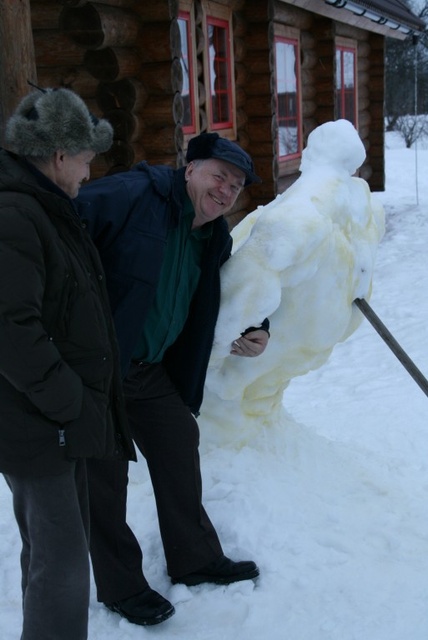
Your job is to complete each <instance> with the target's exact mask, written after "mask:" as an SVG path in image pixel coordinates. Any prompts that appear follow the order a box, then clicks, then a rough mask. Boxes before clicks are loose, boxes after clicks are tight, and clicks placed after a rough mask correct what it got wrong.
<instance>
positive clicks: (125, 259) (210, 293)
mask: <svg viewBox="0 0 428 640" xmlns="http://www.w3.org/2000/svg"><path fill="white" fill-rule="evenodd" d="M184 171H185V170H184V168H182V169H178V170H174V169H171V168H170V167H166V166H149V165H148V164H147V163H146V162H141V163H139V164H137V165H136V166H135V167H134V168H133V169H131V170H130V171H127V172H124V173H117V174H114V175H111V176H107V177H105V178H100V179H99V180H94V181H93V182H91V183H90V184H88V185H87V186H85V187H83V188H82V189H81V191H80V194H79V197H78V199H77V201H76V202H77V205H78V209H79V214H80V216H81V218H82V219H83V220H84V221H86V224H87V226H88V229H89V232H90V234H91V236H92V238H93V240H94V242H95V244H96V246H97V248H98V250H99V252H100V256H101V260H102V263H103V266H104V270H105V274H106V278H107V288H108V292H109V296H110V304H111V308H112V312H113V317H114V321H115V326H116V332H117V337H118V341H119V346H120V351H121V365H122V373H123V376H126V374H127V372H128V369H129V365H130V362H131V359H132V354H133V352H134V349H135V345H136V344H137V341H138V339H139V337H140V334H141V330H142V327H143V325H144V321H145V318H146V314H147V311H148V309H149V308H150V306H151V304H152V301H153V298H154V295H155V292H156V287H157V284H158V279H159V274H160V269H161V266H162V260H163V255H164V250H165V246H166V241H167V235H168V231H169V229H170V228H171V227H173V226H175V225H178V224H180V220H181V215H182V210H183V205H184V202H185V198H186V188H185V180H184ZM231 249H232V239H231V236H230V234H229V231H228V228H227V223H226V221H225V220H224V218H223V217H220V218H217V219H216V220H214V222H213V233H212V236H211V238H210V240H209V244H208V247H207V249H206V250H205V252H204V255H203V259H202V265H201V277H200V281H199V285H198V288H197V290H196V293H195V295H194V297H193V300H192V304H191V307H190V310H189V315H188V318H187V321H186V324H185V326H184V328H183V331H182V332H181V334H180V335H179V337H178V339H177V340H176V342H175V343H174V344H173V345H172V346H171V347H170V348H169V349H168V350H167V352H166V354H165V357H164V361H163V362H164V364H165V366H166V368H167V371H168V373H169V375H170V377H171V379H172V380H173V382H174V384H175V385H176V387H177V389H178V391H179V393H180V395H181V397H182V399H183V401H184V402H185V403H186V404H187V405H188V406H189V407H190V409H191V411H192V412H193V413H195V414H197V413H198V412H199V408H200V405H201V404H202V397H203V388H204V383H205V377H206V371H207V367H208V361H209V358H210V354H211V349H212V343H213V339H214V329H215V324H216V321H217V316H218V311H219V305H220V267H221V265H222V264H223V263H224V262H225V261H226V260H227V259H228V258H229V256H230V253H231Z"/></svg>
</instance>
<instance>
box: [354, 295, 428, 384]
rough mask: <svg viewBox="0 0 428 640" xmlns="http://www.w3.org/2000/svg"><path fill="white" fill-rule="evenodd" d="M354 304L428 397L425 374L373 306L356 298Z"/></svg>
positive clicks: (427, 382)
mask: <svg viewBox="0 0 428 640" xmlns="http://www.w3.org/2000/svg"><path fill="white" fill-rule="evenodd" d="M354 304H355V306H356V307H358V309H359V310H360V311H361V313H362V314H363V315H364V316H365V317H366V318H367V320H368V321H369V322H370V324H371V325H372V326H373V327H374V328H375V329H376V331H377V332H378V334H379V335H380V337H381V338H382V339H383V340H384V341H385V342H386V344H387V345H388V347H389V348H390V349H391V351H392V352H393V353H394V355H396V356H397V358H398V359H399V361H400V362H401V364H402V365H403V367H404V368H405V369H406V370H407V371H408V373H410V375H411V376H412V378H413V380H414V381H415V382H416V383H417V384H418V385H419V386H420V388H421V389H422V391H423V392H424V393H425V395H427V396H428V380H427V379H426V378H425V376H424V375H423V373H422V372H421V371H420V370H419V369H418V368H417V366H416V365H415V363H414V362H413V360H411V359H410V358H409V356H408V355H407V353H406V352H405V351H404V350H403V349H402V347H401V346H400V345H399V344H398V342H397V340H396V339H395V338H394V336H393V335H392V334H391V333H390V331H388V329H387V328H386V327H385V325H384V324H383V322H382V321H381V319H380V318H379V317H378V316H377V315H376V314H375V312H374V311H373V309H372V308H371V306H370V305H369V303H368V302H367V301H366V300H363V299H362V298H356V299H355V300H354Z"/></svg>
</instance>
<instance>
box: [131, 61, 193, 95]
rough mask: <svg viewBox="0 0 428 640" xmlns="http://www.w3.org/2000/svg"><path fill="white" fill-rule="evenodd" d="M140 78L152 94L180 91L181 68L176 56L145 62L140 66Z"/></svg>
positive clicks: (181, 83)
mask: <svg viewBox="0 0 428 640" xmlns="http://www.w3.org/2000/svg"><path fill="white" fill-rule="evenodd" d="M141 79H142V81H143V82H144V84H145V86H146V87H147V90H148V91H149V93H151V94H154V95H165V94H170V95H172V94H174V93H176V92H179V93H181V91H182V88H183V69H182V66H181V62H180V60H179V59H178V58H174V60H165V61H162V62H156V63H149V64H145V65H143V66H142V68H141Z"/></svg>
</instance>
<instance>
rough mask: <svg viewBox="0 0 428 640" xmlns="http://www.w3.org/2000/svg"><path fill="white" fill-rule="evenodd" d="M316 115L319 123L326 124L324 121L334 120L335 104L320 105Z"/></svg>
mask: <svg viewBox="0 0 428 640" xmlns="http://www.w3.org/2000/svg"><path fill="white" fill-rule="evenodd" d="M315 117H316V119H317V121H318V122H319V124H324V122H329V121H330V120H334V105H331V106H330V107H326V106H318V107H317V110H316V113H315Z"/></svg>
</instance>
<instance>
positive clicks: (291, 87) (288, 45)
mask: <svg viewBox="0 0 428 640" xmlns="http://www.w3.org/2000/svg"><path fill="white" fill-rule="evenodd" d="M297 53H298V47H297V43H296V42H294V41H288V40H286V39H278V40H277V41H276V43H275V61H276V98H277V114H278V153H279V156H280V157H283V156H290V155H294V154H298V153H299V151H300V148H299V105H298V69H297V64H298V59H297Z"/></svg>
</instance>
